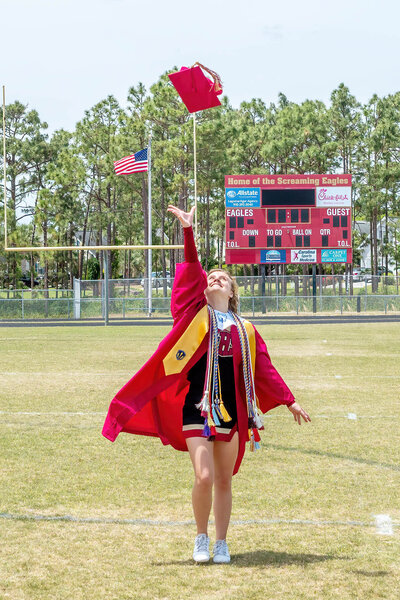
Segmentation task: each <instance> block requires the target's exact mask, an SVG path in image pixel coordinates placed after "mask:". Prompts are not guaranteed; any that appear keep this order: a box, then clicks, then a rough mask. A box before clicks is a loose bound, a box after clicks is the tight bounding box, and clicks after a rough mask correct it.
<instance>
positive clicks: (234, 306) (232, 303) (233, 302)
mask: <svg viewBox="0 0 400 600" xmlns="http://www.w3.org/2000/svg"><path fill="white" fill-rule="evenodd" d="M215 272H218V273H225V275H227V276H228V277H229V279H230V282H231V290H232V292H233V296H232V298H229V303H228V308H229V310H230V311H232V312H234V313H237V311H238V309H239V288H238V284H237V283H236V279H235V278H234V277H232V275H231V274H230V273H229V271H226V270H225V269H211V270H210V271H208V273H207V279H208V276H209V275H211V273H215Z"/></svg>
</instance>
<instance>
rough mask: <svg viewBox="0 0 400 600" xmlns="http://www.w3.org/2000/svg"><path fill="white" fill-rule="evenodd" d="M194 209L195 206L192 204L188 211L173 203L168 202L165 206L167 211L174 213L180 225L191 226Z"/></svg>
mask: <svg viewBox="0 0 400 600" xmlns="http://www.w3.org/2000/svg"><path fill="white" fill-rule="evenodd" d="M194 210H195V207H194V206H192V208H191V209H190V211H189V212H185V211H184V210H182V209H181V208H178V207H177V206H174V205H173V204H169V205H168V208H167V211H168V212H170V213H172V214H173V215H175V217H176V218H177V219H178V220H179V222H180V224H181V225H182V227H191V226H192V225H193V217H194Z"/></svg>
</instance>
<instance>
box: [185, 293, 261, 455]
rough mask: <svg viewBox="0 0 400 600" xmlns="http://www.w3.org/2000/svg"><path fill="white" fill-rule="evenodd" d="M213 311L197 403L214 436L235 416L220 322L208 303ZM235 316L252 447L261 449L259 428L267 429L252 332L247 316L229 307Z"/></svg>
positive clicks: (209, 435)
mask: <svg viewBox="0 0 400 600" xmlns="http://www.w3.org/2000/svg"><path fill="white" fill-rule="evenodd" d="M208 313H209V323H210V326H209V336H210V337H209V343H208V352H207V367H206V376H205V380H204V391H203V397H202V399H201V402H200V403H199V404H198V405H196V406H197V407H198V408H199V409H201V415H202V417H204V428H203V436H204V437H207V438H208V439H213V437H214V436H215V434H216V429H215V428H216V427H218V426H219V425H220V424H221V420H222V421H225V422H229V421H231V420H232V419H231V417H230V415H229V414H228V411H227V410H226V408H225V405H224V403H223V399H222V393H221V389H222V388H221V377H220V372H219V364H218V346H219V339H218V323H217V317H216V315H215V311H214V309H213V308H212V306H210V305H208ZM229 313H230V315H231V316H232V318H233V320H234V322H235V324H236V327H237V330H238V335H239V341H240V349H241V353H242V364H243V379H244V384H245V391H246V404H247V417H248V428H249V438H250V448H251V450H257V449H258V448H259V447H260V444H259V442H260V435H259V433H258V431H257V430H258V429H264V427H263V424H262V421H261V418H260V416H259V414H258V410H257V398H256V392H255V387H254V375H253V365H252V360H251V352H250V345H249V336H248V334H247V331H246V327H245V324H244V322H243V319H241V317H239V316H238V315H237V314H236V313H234V312H231V311H229Z"/></svg>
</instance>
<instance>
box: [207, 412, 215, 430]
mask: <svg viewBox="0 0 400 600" xmlns="http://www.w3.org/2000/svg"><path fill="white" fill-rule="evenodd" d="M207 423H208V426H209V427H215V423H214V420H213V418H212V416H211V412H209V413H208V418H207Z"/></svg>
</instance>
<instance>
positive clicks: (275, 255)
mask: <svg viewBox="0 0 400 600" xmlns="http://www.w3.org/2000/svg"><path fill="white" fill-rule="evenodd" d="M266 256H267V258H268V259H269V260H278V261H280V260H281V255H280V252H278V250H269V251H268V252H267V254H266Z"/></svg>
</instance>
